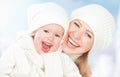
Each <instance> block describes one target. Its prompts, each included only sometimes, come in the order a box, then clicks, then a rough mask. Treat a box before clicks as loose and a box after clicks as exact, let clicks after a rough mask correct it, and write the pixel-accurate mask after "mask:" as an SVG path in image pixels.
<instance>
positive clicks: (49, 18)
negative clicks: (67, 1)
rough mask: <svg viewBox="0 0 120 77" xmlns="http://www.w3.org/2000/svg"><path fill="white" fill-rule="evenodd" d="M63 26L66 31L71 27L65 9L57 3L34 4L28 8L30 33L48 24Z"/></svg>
mask: <svg viewBox="0 0 120 77" xmlns="http://www.w3.org/2000/svg"><path fill="white" fill-rule="evenodd" d="M51 23H54V24H58V25H61V26H62V27H63V28H64V29H65V31H66V29H67V27H68V25H69V20H68V15H67V12H66V11H65V9H64V8H63V7H61V6H59V5H57V4H55V3H49V2H48V3H41V4H33V5H32V6H31V7H30V8H28V25H29V32H30V33H32V32H33V31H35V30H37V29H38V28H40V27H42V26H45V25H47V24H51Z"/></svg>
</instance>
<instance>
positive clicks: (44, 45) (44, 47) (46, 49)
mask: <svg viewBox="0 0 120 77" xmlns="http://www.w3.org/2000/svg"><path fill="white" fill-rule="evenodd" d="M52 46H53V45H52V44H50V43H47V42H42V50H43V51H44V52H45V53H47V52H49V51H50V48H51V47H52Z"/></svg>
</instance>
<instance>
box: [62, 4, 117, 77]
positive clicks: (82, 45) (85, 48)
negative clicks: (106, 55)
mask: <svg viewBox="0 0 120 77" xmlns="http://www.w3.org/2000/svg"><path fill="white" fill-rule="evenodd" d="M114 32H115V22H114V18H113V16H112V15H111V14H110V12H108V11H107V10H106V9H105V8H104V7H102V6H100V5H98V4H90V5H87V6H84V7H81V8H79V9H76V10H75V11H73V12H72V14H71V22H70V25H69V29H68V32H67V34H66V36H65V38H64V41H63V45H62V49H63V52H64V53H66V54H68V55H70V57H71V58H72V59H74V61H75V63H76V65H77V66H78V68H79V71H80V73H81V75H82V77H91V69H90V66H89V64H88V54H89V53H91V52H93V51H98V50H102V49H104V48H106V47H108V45H109V44H110V41H111V38H112V36H113V33H114Z"/></svg>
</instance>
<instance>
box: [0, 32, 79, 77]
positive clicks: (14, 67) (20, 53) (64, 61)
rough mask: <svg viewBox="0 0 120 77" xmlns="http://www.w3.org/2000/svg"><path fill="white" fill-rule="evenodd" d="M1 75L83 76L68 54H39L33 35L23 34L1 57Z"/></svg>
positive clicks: (6, 76) (12, 76)
mask: <svg viewBox="0 0 120 77" xmlns="http://www.w3.org/2000/svg"><path fill="white" fill-rule="evenodd" d="M0 77H81V75H80V73H79V70H78V68H77V66H76V65H75V64H74V63H73V61H72V60H71V59H70V58H69V56H67V55H66V54H64V53H62V52H60V51H56V52H53V53H47V54H40V55H39V54H38V53H37V52H36V50H35V47H34V43H33V39H32V37H30V36H29V35H28V34H25V35H21V36H19V38H17V40H16V42H15V43H14V44H13V45H11V46H10V47H9V48H8V51H7V52H5V53H4V54H3V55H2V57H1V58H0Z"/></svg>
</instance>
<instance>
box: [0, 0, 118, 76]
mask: <svg viewBox="0 0 120 77" xmlns="http://www.w3.org/2000/svg"><path fill="white" fill-rule="evenodd" d="M42 2H56V3H58V4H60V5H61V6H63V7H64V8H65V9H66V10H67V11H68V13H69V15H70V13H71V12H72V11H73V10H74V9H76V8H79V7H81V6H83V5H87V4H91V3H97V4H100V5H102V6H104V7H105V8H107V9H108V10H109V11H110V12H111V13H112V15H113V16H114V18H115V22H116V27H117V32H116V34H115V35H114V38H113V40H112V42H111V44H110V46H109V47H108V48H107V49H105V50H102V51H98V52H94V53H91V54H90V56H89V62H90V65H91V67H92V71H93V77H120V74H119V71H120V60H119V59H120V30H119V29H120V26H119V25H120V1H119V0H0V56H1V55H2V53H4V52H5V50H6V49H7V47H8V46H9V45H10V44H11V43H12V42H13V41H14V40H15V37H16V34H17V32H18V31H20V30H24V29H27V27H28V24H27V8H28V7H29V6H30V5H31V4H34V3H42Z"/></svg>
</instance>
